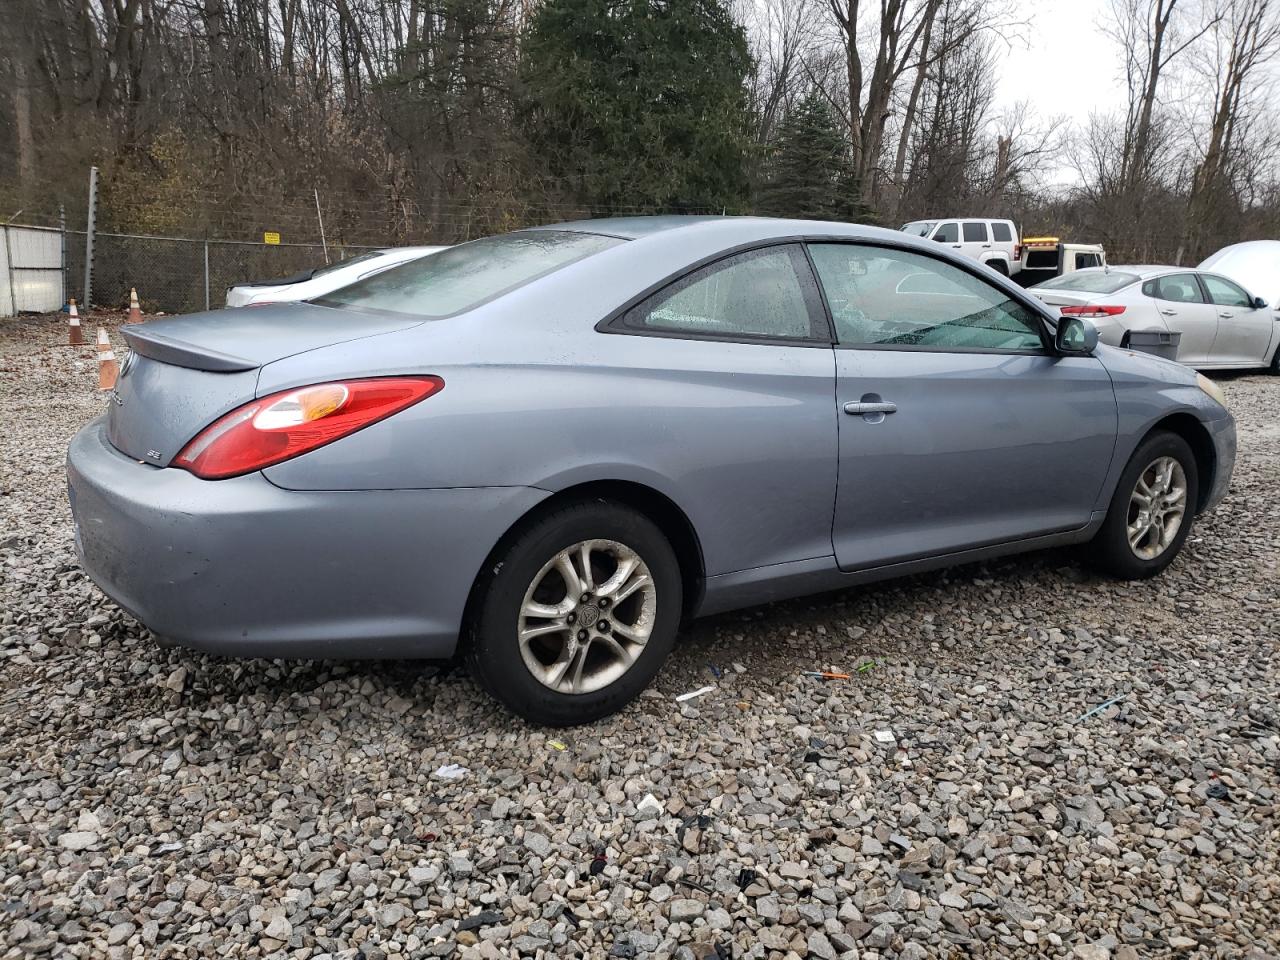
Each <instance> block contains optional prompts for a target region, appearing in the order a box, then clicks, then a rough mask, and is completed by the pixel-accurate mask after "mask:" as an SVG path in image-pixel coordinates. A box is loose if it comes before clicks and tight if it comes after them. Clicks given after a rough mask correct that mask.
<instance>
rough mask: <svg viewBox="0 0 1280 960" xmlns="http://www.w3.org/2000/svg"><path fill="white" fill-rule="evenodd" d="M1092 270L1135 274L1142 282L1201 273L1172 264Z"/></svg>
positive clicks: (1095, 268) (1128, 264) (1114, 264)
mask: <svg viewBox="0 0 1280 960" xmlns="http://www.w3.org/2000/svg"><path fill="white" fill-rule="evenodd" d="M1090 269H1091V270H1094V271H1098V270H1110V271H1112V272H1113V273H1135V274H1137V275H1138V277H1139V278H1140V279H1142V280H1150V279H1151V278H1152V277H1161V276H1164V275H1165V274H1167V273H1200V272H1201V271H1199V270H1197V269H1196V268H1195V267H1177V266H1173V265H1171V264H1158V263H1139V264H1131V263H1112V264H1109V265H1108V266H1106V267H1090Z"/></svg>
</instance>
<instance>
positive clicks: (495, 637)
mask: <svg viewBox="0 0 1280 960" xmlns="http://www.w3.org/2000/svg"><path fill="white" fill-rule="evenodd" d="M588 540H606V541H613V542H616V543H618V544H621V545H623V546H625V547H627V548H629V549H630V550H632V551H634V552H635V554H637V555H638V557H639V559H640V560H641V561H643V563H644V564H645V565H646V566H647V567H648V568H649V575H650V577H651V580H652V584H653V588H654V594H653V595H654V602H655V604H656V612H655V613H654V615H653V617H652V627H651V629H650V633H649V637H648V640H647V642H645V643H644V644H643V646H642V647H641V648H640V649H639V652H638V653H637V654H636V656H635V659H634V660H633V661H632V662H631V665H630V666H629V667H628V668H626V669H625V672H623V673H622V675H621V676H620V677H618V678H616V679H614V680H612V682H609V683H608V684H607V685H605V686H603V687H601V688H600V689H596V690H591V691H589V692H581V693H568V692H560V691H558V690H553V689H551V687H549V686H546V685H544V684H543V682H542V681H541V680H539V679H538V678H537V677H536V676H534V674H533V673H532V672H531V670H530V668H529V666H528V665H527V664H526V662H525V659H524V655H523V654H522V649H521V644H520V639H519V630H520V623H521V610H522V607H523V604H524V601H525V594H526V591H529V590H530V589H531V585H532V584H533V583H534V580H535V578H539V574H540V573H541V571H542V570H543V567H544V565H546V564H547V563H549V562H550V561H551V560H552V559H553V558H554V557H556V555H557V554H559V553H560V552H561V551H563V550H566V549H567V548H569V547H572V546H574V545H575V544H579V543H582V542H584V541H588ZM605 559H606V560H607V559H608V557H607V555H606V558H605ZM539 579H540V578H539ZM562 580H563V578H562ZM562 585H563V584H562ZM479 587H480V593H479V596H478V603H477V606H476V613H475V615H474V617H473V619H472V624H471V631H470V637H469V644H468V648H467V660H468V664H469V666H470V668H471V672H472V675H473V676H475V678H476V679H477V681H479V683H480V684H481V686H483V687H484V688H485V689H486V690H487V691H488V692H489V693H490V694H491V695H493V696H494V697H495V698H496V699H497V700H499V701H500V702H501V703H502V704H504V705H505V706H506V707H507V708H508V709H510V710H511V711H512V712H513V713H515V714H517V715H518V716H520V717H523V718H524V719H525V720H528V721H529V722H531V723H536V724H542V725H545V726H550V727H569V726H574V725H576V724H580V723H591V722H592V721H595V720H599V719H600V718H601V717H606V716H608V715H609V714H612V713H616V712H617V711H618V710H620V709H622V708H623V707H624V706H626V705H627V704H628V703H630V702H631V701H632V700H633V699H635V698H636V697H637V696H638V695H639V694H640V692H641V691H642V690H644V688H645V687H647V686H648V685H649V683H650V681H651V680H652V679H653V678H654V676H655V675H656V674H657V672H658V670H659V668H660V667H661V666H662V663H663V661H665V660H666V658H667V655H668V654H669V653H670V652H671V647H672V645H673V644H674V643H675V639H676V633H677V631H678V629H679V626H680V616H681V609H682V603H683V597H682V584H681V577H680V566H679V563H678V561H677V560H676V555H675V552H674V551H673V550H672V548H671V544H670V543H669V542H668V541H667V539H666V537H664V536H663V534H662V531H661V530H659V529H658V527H657V526H656V525H655V524H654V523H653V522H652V521H650V520H649V519H648V518H647V517H645V516H644V515H642V514H640V513H637V512H636V511H634V510H631V509H629V508H627V507H624V506H622V505H620V504H617V503H613V502H609V501H604V500H592V501H586V502H580V503H575V504H570V505H567V506H564V507H560V508H558V509H556V510H554V511H552V512H550V513H548V514H546V515H544V516H542V517H540V518H538V519H537V520H535V521H534V522H533V523H532V524H530V525H529V526H527V527H526V528H525V529H523V530H522V531H520V532H519V533H518V534H517V535H516V536H515V538H514V539H513V540H512V541H511V542H510V543H508V544H507V545H505V546H504V547H503V548H502V549H501V553H500V555H499V556H498V557H497V558H496V559H495V560H494V562H493V563H491V564H490V565H489V567H488V569H487V570H486V573H485V577H484V580H483V581H482V583H481V584H480V585H479ZM565 592H566V593H567V591H565ZM535 598H536V595H535ZM548 602H550V603H554V602H555V600H554V599H552V600H550V601H548ZM627 602H628V601H625V600H624V601H622V603H620V604H619V606H618V609H619V610H622V609H623V608H624V606H625V604H626V603H627ZM597 615H598V616H599V617H600V619H602V620H604V622H605V626H604V627H603V629H605V630H607V629H609V624H608V622H607V619H606V616H607V615H606V613H605V611H603V610H601V611H598V612H597ZM575 616H576V614H575ZM619 616H620V617H622V616H623V615H622V614H619ZM585 620H586V616H585V615H584V616H583V617H582V619H581V620H579V621H578V625H579V626H581V625H582V623H583V621H585ZM598 623H599V621H598V620H596V619H594V617H593V619H592V621H591V625H592V627H593V629H601V628H600V627H598V626H596V625H597V624H598ZM615 637H616V634H615ZM596 639H597V638H596V637H595V634H594V633H592V634H591V641H590V642H589V643H588V646H589V647H590V646H591V645H592V644H594V641H595V640H596ZM551 642H555V643H560V642H562V641H561V636H560V635H558V634H557V635H555V636H554V637H553V638H552V640H549V641H548V644H550V643H551ZM564 642H568V641H564ZM608 652H609V651H608V649H607V648H604V653H606V654H607V653H608ZM587 656H596V654H587ZM549 659H554V658H552V657H550V656H549Z"/></svg>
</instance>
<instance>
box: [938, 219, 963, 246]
mask: <svg viewBox="0 0 1280 960" xmlns="http://www.w3.org/2000/svg"><path fill="white" fill-rule="evenodd" d="M933 239H935V240H937V241H938V242H939V243H959V242H960V225H959V224H956V223H944V224H943V225H942V226H940V227H939V228H938V232H937V233H935V234H934V235H933Z"/></svg>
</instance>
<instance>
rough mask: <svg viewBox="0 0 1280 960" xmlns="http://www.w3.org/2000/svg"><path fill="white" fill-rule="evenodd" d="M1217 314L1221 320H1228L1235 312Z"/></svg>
mask: <svg viewBox="0 0 1280 960" xmlns="http://www.w3.org/2000/svg"><path fill="white" fill-rule="evenodd" d="M1218 316H1220V317H1221V318H1222V319H1223V320H1230V319H1231V318H1232V317H1234V316H1235V314H1234V313H1220V314H1218Z"/></svg>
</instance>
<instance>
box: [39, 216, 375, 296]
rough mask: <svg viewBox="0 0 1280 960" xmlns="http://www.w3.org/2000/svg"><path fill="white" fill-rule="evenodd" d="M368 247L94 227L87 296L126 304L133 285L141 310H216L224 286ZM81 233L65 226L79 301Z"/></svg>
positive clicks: (70, 286)
mask: <svg viewBox="0 0 1280 960" xmlns="http://www.w3.org/2000/svg"><path fill="white" fill-rule="evenodd" d="M377 249H380V248H379V247H372V246H351V245H344V246H334V245H333V244H330V245H329V247H328V260H327V261H326V259H325V248H324V247H323V246H322V245H321V244H318V243H279V244H269V243H252V242H246V241H238V240H192V239H187V238H183V237H156V236H145V235H136V234H123V233H104V232H102V231H96V232H95V233H94V240H93V273H92V277H93V282H92V298H93V302H94V303H95V304H97V305H99V306H106V307H119V308H125V307H127V306H128V305H129V289H130V288H131V287H132V288H136V289H137V291H138V299H139V300H140V301H141V302H142V309H143V312H144V313H191V312H194V311H197V310H206V309H214V310H216V309H218V308H220V307H221V306H222V305H223V303H224V302H225V300H226V291H227V288H228V287H231V286H234V285H235V284H237V283H242V282H244V281H246V280H273V279H278V278H281V277H287V276H291V275H292V274H295V273H299V272H301V271H303V270H309V269H314V268H316V267H322V266H324V265H325V263H326V262H329V263H336V262H340V261H342V260H346V259H349V258H351V257H354V256H359V255H360V254H362V253H367V252H368V251H370V250H377ZM84 256H85V232H84V231H83V230H67V231H66V262H65V263H64V267H63V269H64V271H65V274H66V289H67V290H68V291H69V293H68V295H69V296H73V297H76V298H77V299H79V298H80V297H81V296H82V295H83V286H84Z"/></svg>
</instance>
